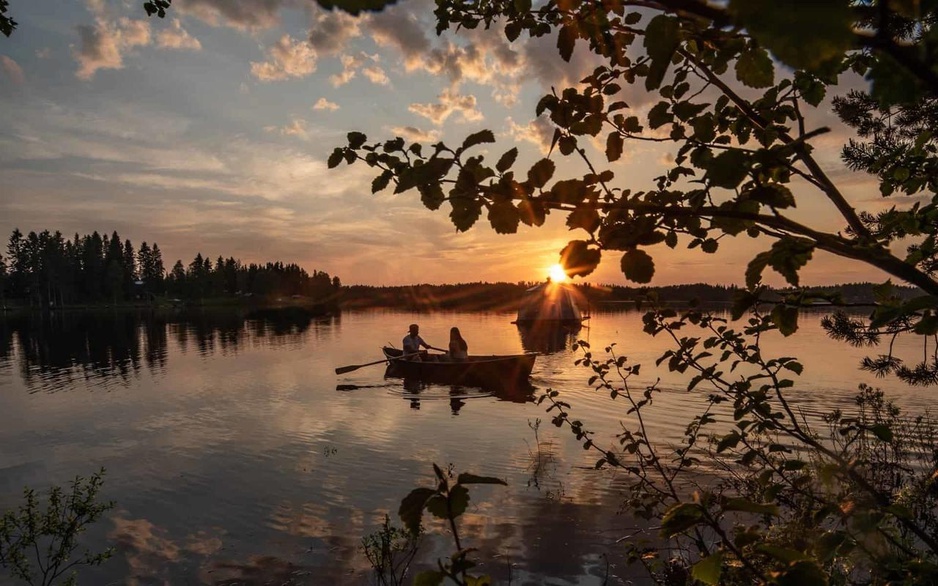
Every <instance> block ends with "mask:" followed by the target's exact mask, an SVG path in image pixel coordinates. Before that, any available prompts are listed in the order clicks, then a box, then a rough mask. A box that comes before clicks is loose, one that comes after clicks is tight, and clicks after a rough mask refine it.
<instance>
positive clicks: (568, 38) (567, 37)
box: [557, 24, 577, 62]
mask: <svg viewBox="0 0 938 586" xmlns="http://www.w3.org/2000/svg"><path fill="white" fill-rule="evenodd" d="M576 37H577V32H576V25H571V24H568V25H564V26H563V27H561V28H560V32H559V33H557V50H558V51H559V52H560V57H561V58H562V59H563V60H564V61H567V62H569V61H570V58H571V57H573V47H574V45H575V44H576Z"/></svg>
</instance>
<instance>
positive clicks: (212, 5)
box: [173, 0, 294, 30]
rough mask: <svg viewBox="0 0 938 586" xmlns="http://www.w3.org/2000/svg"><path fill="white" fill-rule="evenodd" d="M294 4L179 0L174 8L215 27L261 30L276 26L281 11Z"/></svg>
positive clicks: (273, 0) (271, 0) (269, 0)
mask: <svg viewBox="0 0 938 586" xmlns="http://www.w3.org/2000/svg"><path fill="white" fill-rule="evenodd" d="M293 3H294V2H292V1H290V0H236V1H233V0H177V2H176V3H174V4H173V9H174V10H179V11H180V12H181V13H183V14H191V15H192V16H195V17H196V18H199V19H201V20H203V21H205V22H207V23H209V24H211V25H213V26H228V27H232V28H236V29H241V30H260V29H268V28H271V27H273V26H275V25H277V24H278V23H279V22H280V17H279V12H280V10H281V8H283V7H284V6H287V5H289V4H293ZM177 4H178V7H177Z"/></svg>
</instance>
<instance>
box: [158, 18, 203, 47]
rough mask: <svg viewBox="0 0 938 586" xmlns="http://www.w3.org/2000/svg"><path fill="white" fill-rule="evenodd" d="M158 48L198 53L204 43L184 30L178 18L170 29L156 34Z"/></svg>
mask: <svg viewBox="0 0 938 586" xmlns="http://www.w3.org/2000/svg"><path fill="white" fill-rule="evenodd" d="M156 46H157V47H160V48H161V49H189V50H192V51H198V50H200V49H201V48H202V43H200V42H199V40H198V39H197V38H195V37H193V36H192V35H190V34H189V32H188V31H186V30H185V29H183V28H182V23H181V22H179V19H178V18H174V19H173V24H172V26H171V27H170V28H166V29H163V30H161V31H160V32H158V33H157V34H156Z"/></svg>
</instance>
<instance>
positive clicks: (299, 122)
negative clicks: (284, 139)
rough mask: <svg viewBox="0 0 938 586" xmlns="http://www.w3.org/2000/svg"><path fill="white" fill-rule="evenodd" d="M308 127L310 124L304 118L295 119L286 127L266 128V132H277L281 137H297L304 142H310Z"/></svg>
mask: <svg viewBox="0 0 938 586" xmlns="http://www.w3.org/2000/svg"><path fill="white" fill-rule="evenodd" d="M308 127H309V123H308V122H307V121H306V120H304V119H303V118H294V119H293V120H291V121H290V123H289V124H287V125H286V126H282V127H277V126H266V127H265V128H264V130H266V131H267V132H277V133H279V134H280V135H281V136H295V137H296V138H299V139H302V140H309V133H308V132H307V128H308Z"/></svg>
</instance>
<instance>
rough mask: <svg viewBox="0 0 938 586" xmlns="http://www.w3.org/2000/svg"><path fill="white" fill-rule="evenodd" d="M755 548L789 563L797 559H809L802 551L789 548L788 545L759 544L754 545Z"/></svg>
mask: <svg viewBox="0 0 938 586" xmlns="http://www.w3.org/2000/svg"><path fill="white" fill-rule="evenodd" d="M756 549H757V550H758V551H760V552H762V553H764V554H766V555H769V556H772V557H773V558H775V559H777V560H779V561H782V562H786V563H790V564H793V563H796V562H799V561H806V560H808V559H809V556H808V554H806V553H804V552H803V551H799V550H797V549H791V548H788V547H780V546H778V545H767V544H760V545H757V546H756Z"/></svg>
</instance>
